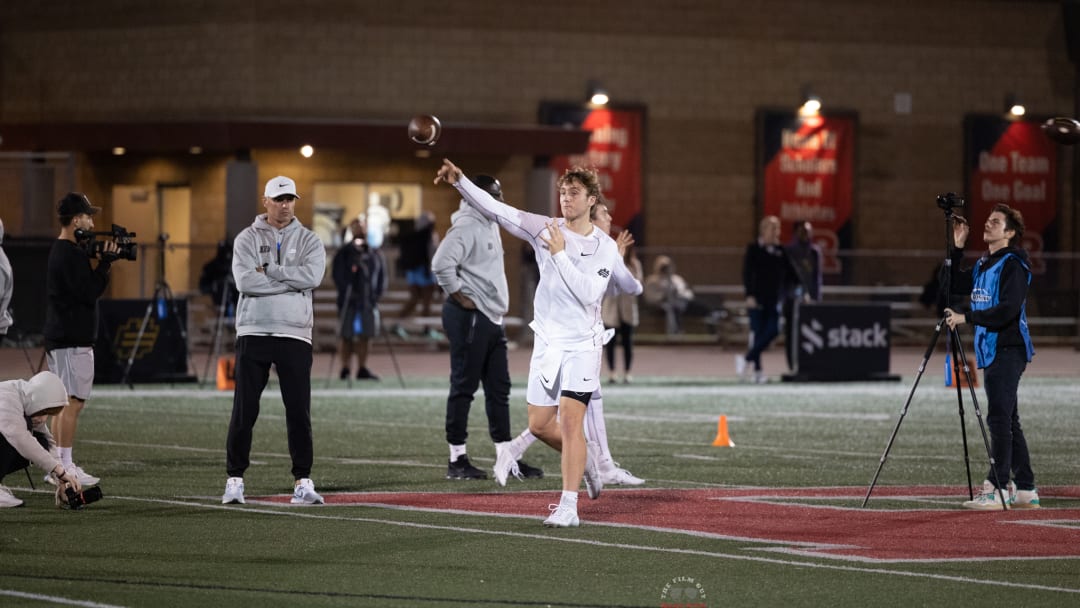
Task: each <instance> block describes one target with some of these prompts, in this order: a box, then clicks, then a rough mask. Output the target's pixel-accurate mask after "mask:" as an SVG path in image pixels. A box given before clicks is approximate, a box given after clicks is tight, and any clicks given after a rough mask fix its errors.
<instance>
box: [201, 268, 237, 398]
mask: <svg viewBox="0 0 1080 608" xmlns="http://www.w3.org/2000/svg"><path fill="white" fill-rule="evenodd" d="M235 293H236V282H235V280H234V279H233V276H232V274H229V275H227V276H226V277H225V278H224V279H223V280H222V281H221V304H218V314H217V321H215V322H214V336H213V338H211V340H210V342H211V347H210V356H209V357H207V358H206V368H205V369H204V370H203V379H201V380H199V388H202V386H203V383H204V382H209V381H210V366H211V365H213V362H214V361H216V360H217V358H218V356H219V355H220V354H221V343H222V341H223V340H224V335H225V319H227V318H229V317H231V316H232V315H231V314H229V313H230V309H232V308H233V307H234V306H235V304H236V300H235V298H234V296H233V294H235ZM231 312H232V314H236V311H235V310H232V311H231Z"/></svg>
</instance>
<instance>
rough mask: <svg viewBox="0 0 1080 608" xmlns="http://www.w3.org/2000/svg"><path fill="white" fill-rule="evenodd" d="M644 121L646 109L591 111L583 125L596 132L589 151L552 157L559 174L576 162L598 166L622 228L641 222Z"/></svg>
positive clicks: (603, 188)
mask: <svg viewBox="0 0 1080 608" xmlns="http://www.w3.org/2000/svg"><path fill="white" fill-rule="evenodd" d="M578 108H580V106H578ZM575 109H577V108H575ZM643 122H644V120H643V111H642V110H635V109H630V110H613V109H607V108H601V109H596V110H591V111H587V114H586V115H585V116H584V120H583V121H582V123H581V128H582V129H585V130H587V131H592V136H591V137H590V138H589V147H588V149H587V150H586V151H585V154H583V155H575V156H556V157H554V158H552V159H551V167H552V168H553V169H555V171H556V172H557V173H558V174H559V175H561V174H562V173H563V171H565V170H566V169H568V168H570V167H572V166H575V165H580V166H583V167H589V168H595V169H596V170H597V171H598V172H599V173H600V188H601V191H602V192H603V193H604V198H605V199H607V202H608V206H609V207H610V209H611V217H612V224H614V225H615V226H618V227H620V228H631V227H636V226H637V225H638V223H639V222H640V219H639V218H638V216H639V215H640V214H641V136H642V130H643ZM635 237H640V235H637V234H635Z"/></svg>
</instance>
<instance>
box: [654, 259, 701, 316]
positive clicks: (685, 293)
mask: <svg viewBox="0 0 1080 608" xmlns="http://www.w3.org/2000/svg"><path fill="white" fill-rule="evenodd" d="M693 300H694V292H693V291H692V290H691V289H690V286H689V285H687V284H686V279H684V278H682V277H681V276H680V275H678V274H676V273H675V262H674V261H672V259H671V258H669V257H668V256H666V255H661V256H657V258H656V260H654V261H653V271H652V273H651V274H650V275H649V276H648V277H646V278H645V301H646V302H648V303H649V304H651V305H653V306H657V307H659V308H660V309H661V310H663V311H664V319H665V324H664V328H665V331H666V332H667V334H668V335H669V336H670V335H675V334H681V333H682V316H683V314H684V313H686V312H687V309H688V308H689V307H690V303H691V302H692V301H693Z"/></svg>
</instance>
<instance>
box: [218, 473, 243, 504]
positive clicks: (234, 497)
mask: <svg viewBox="0 0 1080 608" xmlns="http://www.w3.org/2000/svg"><path fill="white" fill-rule="evenodd" d="M221 504H223V505H242V504H244V478H243V477H230V478H229V480H228V481H226V482H225V494H223V495H222V496H221Z"/></svg>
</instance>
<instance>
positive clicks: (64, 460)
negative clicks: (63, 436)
mask: <svg viewBox="0 0 1080 608" xmlns="http://www.w3.org/2000/svg"><path fill="white" fill-rule="evenodd" d="M56 449H57V450H58V451H59V452H60V463H61V464H63V465H64V468H65V469H70V468H71V467H72V462H71V448H56Z"/></svg>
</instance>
